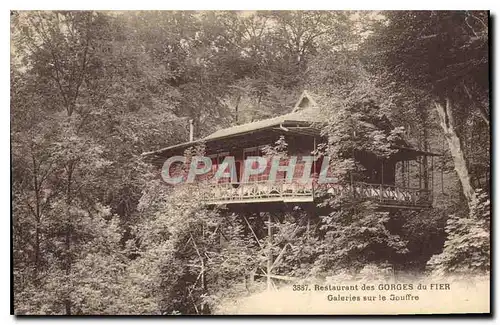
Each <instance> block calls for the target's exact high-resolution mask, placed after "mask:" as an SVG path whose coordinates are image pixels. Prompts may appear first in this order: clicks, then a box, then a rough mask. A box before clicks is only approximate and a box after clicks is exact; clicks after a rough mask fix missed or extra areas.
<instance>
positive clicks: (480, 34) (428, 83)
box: [368, 11, 489, 208]
mask: <svg viewBox="0 0 500 325" xmlns="http://www.w3.org/2000/svg"><path fill="white" fill-rule="evenodd" d="M387 16H388V22H387V24H386V25H381V27H380V29H379V30H378V31H377V32H376V33H374V35H373V37H372V38H371V39H370V40H369V42H368V44H370V45H371V46H375V49H376V50H377V53H378V54H377V55H376V57H375V58H376V59H378V61H377V60H374V61H375V62H378V63H382V66H383V67H384V68H382V70H383V72H385V76H386V78H387V79H389V80H391V81H395V82H397V85H398V87H400V88H401V87H403V88H406V89H410V90H411V89H416V90H418V91H422V92H425V93H428V94H429V96H430V100H431V102H432V106H433V107H434V108H435V110H436V112H437V114H438V116H439V120H440V125H441V128H442V130H443V133H444V135H445V138H446V141H447V143H448V147H449V149H450V152H451V155H452V157H453V161H454V165H455V170H456V172H457V175H458V177H459V179H460V182H461V184H462V190H463V194H464V196H465V198H466V200H467V202H468V204H469V208H471V207H470V204H471V203H472V199H473V196H474V187H473V185H472V181H471V164H470V162H469V161H468V159H467V158H468V157H466V150H465V149H464V147H463V145H464V141H465V139H466V134H467V131H466V130H467V129H468V127H469V126H470V125H471V124H472V125H476V124H477V123H479V121H478V119H480V120H481V123H483V126H484V127H485V128H486V129H488V128H489V110H488V105H489V104H488V103H489V102H488V89H489V80H488V14H487V12H469V11H453V12H447V11H427V12H421V11H417V12H404V13H403V12H390V13H388V14H387ZM370 59H371V60H372V59H373V58H370ZM379 71H380V70H379ZM471 89H473V90H471ZM482 141H485V142H486V144H487V145H486V147H489V145H488V143H489V137H488V136H486V137H485V138H483V139H482ZM483 155H484V156H483ZM488 155H489V154H488V153H487V151H486V152H484V153H483V154H482V156H483V158H482V159H484V157H486V156H488ZM469 160H470V159H469Z"/></svg>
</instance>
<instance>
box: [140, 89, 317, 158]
mask: <svg viewBox="0 0 500 325" xmlns="http://www.w3.org/2000/svg"><path fill="white" fill-rule="evenodd" d="M314 122H321V119H320V117H319V112H318V110H317V105H316V102H315V101H314V99H312V97H311V96H310V95H309V94H308V93H307V91H304V92H303V93H302V95H301V96H300V98H299V100H298V101H297V103H296V104H295V106H294V108H293V110H292V112H291V113H287V114H283V115H280V116H276V117H272V118H268V119H265V120H260V121H254V122H250V123H245V124H241V125H235V126H231V127H228V128H225V129H221V130H218V131H215V132H214V133H212V134H209V135H208V136H206V137H204V138H201V139H198V140H196V141H191V142H184V143H180V144H176V145H173V146H170V147H166V148H162V149H160V150H156V151H150V152H145V153H143V154H142V155H143V156H147V155H151V154H159V153H162V152H166V151H169V150H172V149H176V148H182V147H187V146H191V145H193V144H197V143H203V142H207V141H213V140H219V139H224V138H227V137H231V136H236V135H242V134H245V133H251V132H255V131H258V130H262V129H266V128H270V127H273V126H279V125H282V124H286V123H297V124H312V123H314Z"/></svg>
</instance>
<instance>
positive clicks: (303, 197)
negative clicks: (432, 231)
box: [204, 181, 432, 209]
mask: <svg viewBox="0 0 500 325" xmlns="http://www.w3.org/2000/svg"><path fill="white" fill-rule="evenodd" d="M205 189H206V192H205V193H206V194H205V197H204V201H205V202H206V203H207V204H211V205H220V204H238V203H263V202H283V203H288V202H290V203H301V202H313V201H314V198H315V193H318V192H319V191H322V192H323V191H326V192H327V193H329V194H331V195H336V196H344V195H354V196H356V197H359V198H364V199H367V200H372V201H374V202H375V203H377V205H378V206H380V207H386V208H392V207H393V208H413V209H418V208H428V207H430V206H431V205H432V193H431V191H430V190H426V189H421V188H406V187H399V186H394V185H384V184H369V183H363V182H356V183H353V185H351V184H350V185H344V186H342V185H339V184H317V183H316V182H313V181H310V182H309V183H306V184H303V183H300V182H298V181H294V182H291V183H286V182H284V181H281V182H280V181H277V182H274V183H271V182H268V181H255V182H249V183H239V184H230V183H218V184H207V187H205ZM316 196H317V195H316Z"/></svg>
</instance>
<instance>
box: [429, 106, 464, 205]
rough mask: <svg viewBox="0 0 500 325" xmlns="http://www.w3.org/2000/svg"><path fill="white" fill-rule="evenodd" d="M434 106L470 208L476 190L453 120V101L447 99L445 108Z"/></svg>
mask: <svg viewBox="0 0 500 325" xmlns="http://www.w3.org/2000/svg"><path fill="white" fill-rule="evenodd" d="M434 105H435V107H436V111H437V112H438V115H439V119H440V124H441V127H442V128H443V132H444V136H445V138H446V141H447V142H448V147H449V148H450V152H451V156H452V158H453V163H454V165H455V171H456V172H457V175H458V178H459V180H460V183H461V184H462V190H463V193H464V196H465V198H466V199H467V205H468V206H469V208H470V205H471V202H472V199H473V197H474V189H473V187H472V182H471V177H470V173H469V169H468V167H467V161H466V159H465V154H464V152H463V150H462V144H461V142H460V138H459V136H458V134H457V131H456V129H455V120H454V118H453V112H452V107H451V101H450V99H449V98H447V99H446V102H445V106H443V105H442V104H441V103H438V102H434Z"/></svg>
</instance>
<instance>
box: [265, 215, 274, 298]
mask: <svg viewBox="0 0 500 325" xmlns="http://www.w3.org/2000/svg"><path fill="white" fill-rule="evenodd" d="M271 227H272V225H271V213H268V215H267V272H266V273H267V291H270V290H271V286H272V284H271V281H272V280H271V268H272V266H273V256H272V244H273V242H272V235H273V232H272V229H271Z"/></svg>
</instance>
